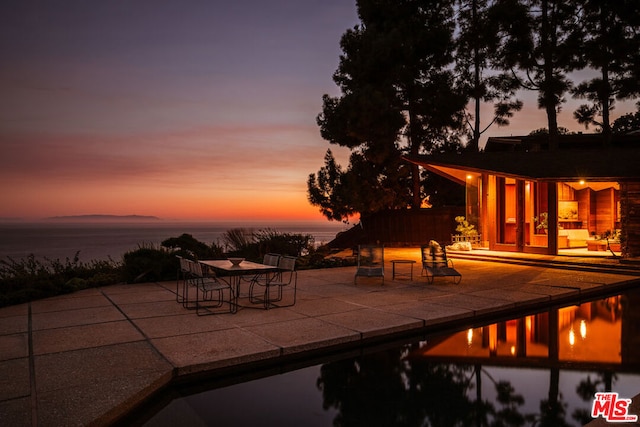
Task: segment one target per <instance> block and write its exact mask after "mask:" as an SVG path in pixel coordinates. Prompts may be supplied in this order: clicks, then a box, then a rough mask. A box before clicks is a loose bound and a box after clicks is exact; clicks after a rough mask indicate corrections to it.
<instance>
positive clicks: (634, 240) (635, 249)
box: [620, 182, 640, 258]
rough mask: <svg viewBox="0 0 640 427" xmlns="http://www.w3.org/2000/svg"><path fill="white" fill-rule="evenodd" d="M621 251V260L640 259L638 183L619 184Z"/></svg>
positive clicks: (639, 186) (639, 196) (639, 198)
mask: <svg viewBox="0 0 640 427" xmlns="http://www.w3.org/2000/svg"><path fill="white" fill-rule="evenodd" d="M620 217H621V218H620V225H621V236H620V241H621V250H622V257H623V258H638V257H640V182H621V183H620Z"/></svg>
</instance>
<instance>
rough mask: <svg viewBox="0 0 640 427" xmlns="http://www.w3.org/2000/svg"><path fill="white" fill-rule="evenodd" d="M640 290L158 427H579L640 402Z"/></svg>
mask: <svg viewBox="0 0 640 427" xmlns="http://www.w3.org/2000/svg"><path fill="white" fill-rule="evenodd" d="M638 306H640V292H638V291H633V292H628V293H626V294H624V295H620V296H613V297H609V298H606V299H603V300H599V301H593V302H587V303H583V304H580V305H574V306H570V307H564V308H560V309H552V310H547V311H545V312H541V313H538V314H534V315H530V316H526V317H523V318H520V319H512V320H507V321H501V322H498V323H494V324H491V325H484V326H480V327H473V328H469V329H466V330H463V331H459V332H456V333H453V334H450V335H446V336H434V337H427V339H426V340H425V339H424V337H423V338H422V339H421V340H419V341H418V340H417V341H414V342H410V343H406V344H401V345H398V346H396V347H394V348H390V349H385V350H380V351H375V352H366V351H365V352H363V353H362V354H361V355H359V356H357V357H347V358H344V359H338V360H337V361H333V362H330V363H325V364H322V365H315V366H310V367H306V368H303V369H299V370H296V371H291V372H287V373H284V374H279V375H273V376H269V377H265V378H260V379H256V380H252V381H247V382H243V383H240V384H234V385H230V386H226V387H219V388H214V389H211V390H207V391H204V392H199V393H193V394H189V395H185V396H182V397H179V398H176V399H173V400H172V401H171V402H170V403H169V404H168V405H166V406H165V407H164V408H162V409H161V410H160V411H158V412H157V413H156V414H155V415H154V416H153V417H151V418H150V419H148V420H147V421H146V424H145V425H147V426H169V425H176V424H180V425H233V426H238V425H279V426H286V425H292V426H299V425H305V426H332V425H336V426H402V425H407V426H422V425H431V426H489V425H505V426H572V425H583V424H585V423H587V422H589V421H591V420H592V418H591V416H590V410H591V405H592V400H593V396H594V393H595V392H596V391H615V392H617V393H618V394H619V395H620V396H621V397H625V398H632V397H634V396H636V395H637V394H639V393H640V345H638V344H639V342H638V341H639V340H640V338H639V337H638V331H637V329H638V328H639V327H640V311H638V310H637V309H636V310H635V312H634V310H633V309H631V308H633V307H638Z"/></svg>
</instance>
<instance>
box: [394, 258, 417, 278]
mask: <svg viewBox="0 0 640 427" xmlns="http://www.w3.org/2000/svg"><path fill="white" fill-rule="evenodd" d="M415 263H416V262H415V261H414V260H412V259H394V260H391V280H394V279H395V278H396V276H398V277H408V278H409V279H410V280H413V264H415ZM396 264H409V266H410V268H409V272H404V273H400V272H398V273H396Z"/></svg>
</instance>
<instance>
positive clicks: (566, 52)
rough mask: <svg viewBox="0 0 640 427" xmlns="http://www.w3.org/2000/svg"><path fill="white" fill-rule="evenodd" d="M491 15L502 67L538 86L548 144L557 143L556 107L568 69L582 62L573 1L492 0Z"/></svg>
mask: <svg viewBox="0 0 640 427" xmlns="http://www.w3.org/2000/svg"><path fill="white" fill-rule="evenodd" d="M491 13H492V19H497V20H498V22H499V23H500V25H499V28H500V30H499V33H500V36H501V44H500V47H499V50H498V57H499V58H500V61H501V64H500V66H501V68H502V69H505V70H511V71H512V72H513V75H514V76H517V77H518V79H519V81H520V85H521V87H523V88H525V89H528V90H535V91H537V92H538V107H539V108H541V109H544V110H545V111H546V114H547V122H548V129H549V147H550V148H551V149H556V148H557V146H558V111H559V110H560V107H561V105H562V103H563V102H564V95H565V94H566V93H567V91H569V90H570V89H571V87H572V82H571V80H570V79H569V78H568V76H567V73H569V72H571V71H574V70H576V69H579V68H581V67H582V62H581V58H580V56H579V52H580V47H581V41H582V37H581V33H580V31H579V26H578V21H579V16H578V14H577V13H576V8H575V4H574V3H573V2H570V1H568V0H496V5H495V7H493V8H492V11H491Z"/></svg>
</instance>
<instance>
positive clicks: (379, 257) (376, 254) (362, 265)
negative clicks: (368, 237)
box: [353, 245, 384, 285]
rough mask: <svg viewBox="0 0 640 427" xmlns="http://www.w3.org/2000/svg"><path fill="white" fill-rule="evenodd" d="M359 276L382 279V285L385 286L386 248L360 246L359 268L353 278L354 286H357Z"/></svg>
mask: <svg viewBox="0 0 640 427" xmlns="http://www.w3.org/2000/svg"><path fill="white" fill-rule="evenodd" d="M358 276H361V277H382V285H384V246H379V245H360V246H358V268H357V269H356V275H355V277H354V278H353V283H354V284H357V279H358Z"/></svg>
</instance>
